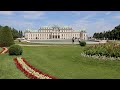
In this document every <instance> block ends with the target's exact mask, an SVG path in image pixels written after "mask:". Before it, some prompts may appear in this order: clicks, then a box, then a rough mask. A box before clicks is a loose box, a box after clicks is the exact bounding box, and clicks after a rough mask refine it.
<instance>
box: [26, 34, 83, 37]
mask: <svg viewBox="0 0 120 90" xmlns="http://www.w3.org/2000/svg"><path fill="white" fill-rule="evenodd" d="M49 35H51V34H31V35H26V36H29V37H30V36H31V37H37V36H38V37H39V36H49ZM53 35H56V34H53ZM61 35H62V36H70V34H61ZM72 36H74V37H76V36H79V34H73V35H72ZM84 36H85V35H84Z"/></svg>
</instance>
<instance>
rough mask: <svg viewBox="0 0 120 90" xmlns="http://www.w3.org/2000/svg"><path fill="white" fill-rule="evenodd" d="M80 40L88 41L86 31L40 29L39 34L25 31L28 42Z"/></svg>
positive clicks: (64, 28) (56, 27) (68, 28)
mask: <svg viewBox="0 0 120 90" xmlns="http://www.w3.org/2000/svg"><path fill="white" fill-rule="evenodd" d="M73 37H74V38H80V39H82V40H87V34H86V32H85V31H74V30H73V29H72V28H71V27H58V26H57V25H54V26H53V27H40V29H39V30H38V31H37V32H33V31H30V30H26V31H25V38H26V39H27V40H50V39H51V40H54V39H56V40H61V39H72V38H73Z"/></svg>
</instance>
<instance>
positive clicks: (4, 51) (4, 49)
mask: <svg viewBox="0 0 120 90" xmlns="http://www.w3.org/2000/svg"><path fill="white" fill-rule="evenodd" d="M7 52H8V49H7V48H6V47H3V50H2V51H1V52H0V54H4V53H7Z"/></svg>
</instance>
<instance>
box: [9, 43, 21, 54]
mask: <svg viewBox="0 0 120 90" xmlns="http://www.w3.org/2000/svg"><path fill="white" fill-rule="evenodd" d="M22 52H23V50H22V47H21V46H19V45H11V46H10V48H9V55H22Z"/></svg>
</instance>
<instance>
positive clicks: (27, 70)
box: [14, 58, 57, 79]
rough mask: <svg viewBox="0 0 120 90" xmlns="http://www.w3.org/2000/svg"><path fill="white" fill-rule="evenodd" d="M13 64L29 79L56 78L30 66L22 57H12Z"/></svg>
mask: <svg viewBox="0 0 120 90" xmlns="http://www.w3.org/2000/svg"><path fill="white" fill-rule="evenodd" d="M14 61H15V64H16V66H17V68H18V69H20V70H21V71H22V72H23V73H24V74H25V75H26V76H27V77H28V78H30V79H57V78H55V77H53V76H50V75H48V74H44V73H43V72H41V71H40V70H38V69H36V68H34V67H33V66H31V65H30V64H29V63H28V62H27V61H26V60H25V59H24V58H14Z"/></svg>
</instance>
